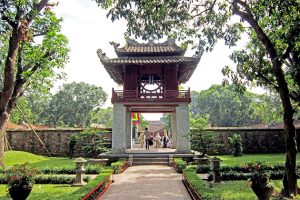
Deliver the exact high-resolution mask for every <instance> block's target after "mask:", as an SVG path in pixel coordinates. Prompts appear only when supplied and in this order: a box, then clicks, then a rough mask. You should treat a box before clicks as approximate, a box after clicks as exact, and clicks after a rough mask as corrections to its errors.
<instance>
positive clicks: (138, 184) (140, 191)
mask: <svg viewBox="0 0 300 200" xmlns="http://www.w3.org/2000/svg"><path fill="white" fill-rule="evenodd" d="M114 180H115V182H114V183H113V184H112V185H111V187H109V188H108V190H107V191H106V192H105V193H104V194H103V196H102V197H101V198H100V199H101V200H125V199H126V200H140V199H156V200H169V199H171V200H190V199H191V198H190V196H189V194H188V192H187V191H186V189H185V187H184V185H183V183H182V181H181V174H177V173H176V172H175V170H174V169H173V168H171V167H168V166H160V165H143V166H132V167H129V168H128V169H127V170H125V171H124V172H123V173H122V174H117V175H114Z"/></svg>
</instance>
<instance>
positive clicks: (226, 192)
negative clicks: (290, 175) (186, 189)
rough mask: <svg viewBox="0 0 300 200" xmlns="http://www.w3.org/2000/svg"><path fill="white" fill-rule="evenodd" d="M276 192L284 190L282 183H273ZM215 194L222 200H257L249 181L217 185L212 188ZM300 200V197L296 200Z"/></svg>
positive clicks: (299, 181)
mask: <svg viewBox="0 0 300 200" xmlns="http://www.w3.org/2000/svg"><path fill="white" fill-rule="evenodd" d="M272 182H273V183H274V186H275V191H276V192H280V190H281V189H282V187H283V186H282V181H281V180H277V181H272ZM299 184H300V180H298V185H299ZM212 189H213V192H214V193H218V194H220V195H221V199H222V200H253V199H256V196H255V194H254V192H253V191H252V189H251V187H250V185H249V182H248V181H225V182H224V183H223V184H216V185H213V187H212ZM295 199H296V200H300V195H298V196H297V198H295Z"/></svg>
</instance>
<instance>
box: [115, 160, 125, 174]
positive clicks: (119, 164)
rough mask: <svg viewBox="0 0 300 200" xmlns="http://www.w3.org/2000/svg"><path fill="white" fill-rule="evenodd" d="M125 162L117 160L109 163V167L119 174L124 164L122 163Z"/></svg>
mask: <svg viewBox="0 0 300 200" xmlns="http://www.w3.org/2000/svg"><path fill="white" fill-rule="evenodd" d="M125 162H126V160H123V159H121V160H119V161H117V162H114V163H111V168H112V169H113V171H114V174H119V173H121V171H122V170H123V168H122V166H123V165H124V163H125Z"/></svg>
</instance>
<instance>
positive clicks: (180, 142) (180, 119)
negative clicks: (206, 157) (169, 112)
mask: <svg viewBox="0 0 300 200" xmlns="http://www.w3.org/2000/svg"><path fill="white" fill-rule="evenodd" d="M189 137H190V119H189V105H188V104H187V103H181V104H179V105H178V106H177V107H176V152H178V153H190V152H191V142H190V138H189Z"/></svg>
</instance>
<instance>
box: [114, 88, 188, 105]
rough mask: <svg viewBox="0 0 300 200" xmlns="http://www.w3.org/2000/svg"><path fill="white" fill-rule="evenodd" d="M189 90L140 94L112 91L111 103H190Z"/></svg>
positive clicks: (129, 91) (128, 91)
mask: <svg viewBox="0 0 300 200" xmlns="http://www.w3.org/2000/svg"><path fill="white" fill-rule="evenodd" d="M190 101H191V95H190V89H188V90H164V91H163V92H161V93H141V92H139V91H138V90H114V89H112V103H115V102H116V103H118V102H188V103H189V102H190Z"/></svg>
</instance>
